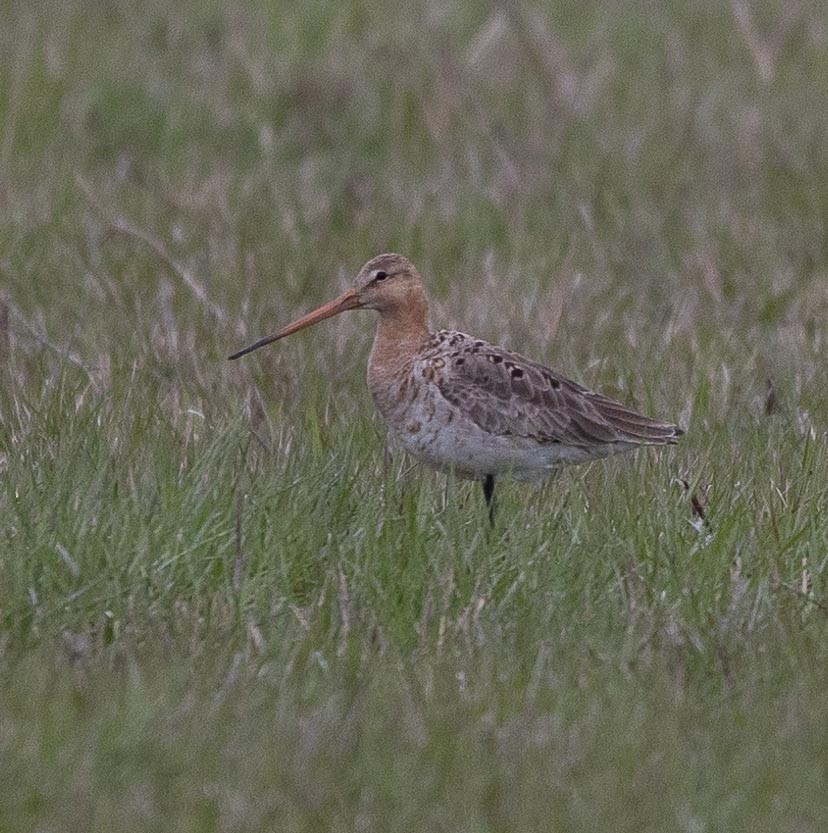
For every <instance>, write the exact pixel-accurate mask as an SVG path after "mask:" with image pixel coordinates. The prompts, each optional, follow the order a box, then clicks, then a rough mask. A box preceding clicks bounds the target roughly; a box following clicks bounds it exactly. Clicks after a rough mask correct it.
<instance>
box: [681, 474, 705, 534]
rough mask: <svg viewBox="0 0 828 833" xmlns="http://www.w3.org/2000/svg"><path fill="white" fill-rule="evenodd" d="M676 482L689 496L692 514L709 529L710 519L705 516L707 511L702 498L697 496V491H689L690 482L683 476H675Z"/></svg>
mask: <svg viewBox="0 0 828 833" xmlns="http://www.w3.org/2000/svg"><path fill="white" fill-rule="evenodd" d="M674 482H676V483H678V484H679V486H681V487H682V489H684V491H685V493H686V494H688V495H689V496H690V506H691V508H692V509H693V514H694V515H695V516H696V518H697V519H698V521H699V523H701V524H702V526H704V528H705V529H706V530H707V531H708V532H709V531H710V529H711V526H710V521H709V520H708V517H707V511H706V509H705V507H704V503H703V502H702V499H701V498H700V497H699V495H698V492H691V491H690V484H689V483H688V482H687V481H686V480H685V479H684V478H683V477H677V478H676V479H675V481H674Z"/></svg>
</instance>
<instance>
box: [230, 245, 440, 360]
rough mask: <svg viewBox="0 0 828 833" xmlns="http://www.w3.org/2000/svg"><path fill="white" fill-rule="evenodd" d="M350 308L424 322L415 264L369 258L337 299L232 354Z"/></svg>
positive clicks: (390, 257)
mask: <svg viewBox="0 0 828 833" xmlns="http://www.w3.org/2000/svg"><path fill="white" fill-rule="evenodd" d="M351 309H373V310H376V311H377V312H379V313H380V315H383V316H394V317H398V318H401V319H408V318H412V319H414V320H416V321H419V320H420V319H422V321H423V322H424V321H425V316H426V312H427V302H426V297H425V290H424V288H423V282H422V279H421V278H420V274H419V272H417V268H416V267H415V266H414V264H413V263H412V262H411V261H410V260H409V259H408V258H406V257H403V256H402V255H397V254H382V255H377V256H376V257H373V258H371V260H369V261H368V262H367V263H366V264H365V265H364V266H363V267H362V268H361V269H360V270H359V272H358V273H357V276H356V278H355V279H354V283H353V285H352V286H351V288H350V289H348V290H346V291H345V292H343V293H342V294H341V295H340V296H339V297H338V298H334V300H333V301H329V302H328V303H327V304H323V305H322V306H321V307H319V308H318V309H315V310H314V311H313V312H309V313H308V314H307V315H304V316H302V317H301V318H298V319H297V320H296V321H294V322H293V323H291V324H288V325H287V326H286V327H284V328H283V329H281V330H279V332H278V333H274V334H273V335H270V336H266V337H265V338H262V339H259V340H258V341H257V342H255V343H254V344H251V345H250V346H249V347H245V348H244V349H243V350H239V351H238V352H237V353H233V355H232V356H230V357H229V358H231V359H238V358H241V357H242V356H244V355H247V353H252V352H253V351H254V350H258V349H259V347H264V346H265V345H266V344H271V343H273V342H274V341H278V340H279V339H280V338H284V337H285V336H289V335H291V334H292V333H295V332H298V331H299V330H303V329H305V327H310V326H311V325H313V324H317V323H318V322H320V321H324V320H325V319H326V318H331V317H333V316H334V315H339V313H340V312H345V311H346V310H351Z"/></svg>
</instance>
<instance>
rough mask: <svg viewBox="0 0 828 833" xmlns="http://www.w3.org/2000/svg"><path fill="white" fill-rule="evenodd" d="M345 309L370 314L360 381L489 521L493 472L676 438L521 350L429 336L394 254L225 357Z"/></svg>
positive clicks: (422, 307) (527, 469) (547, 468)
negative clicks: (460, 482) (468, 489)
mask: <svg viewBox="0 0 828 833" xmlns="http://www.w3.org/2000/svg"><path fill="white" fill-rule="evenodd" d="M352 309H372V310H376V312H378V313H379V324H378V326H377V333H376V337H375V338H374V346H373V348H372V350H371V356H370V358H369V360H368V387H369V388H370V390H371V395H372V396H373V398H374V403H375V405H376V407H377V410H378V411H379V412H380V414H381V415H382V417H383V419H384V420H385V422H386V423H387V425H388V427H389V428H390V429H391V431H392V432H393V433H394V434H396V435H397V437H398V438H399V440H400V441H401V442H402V445H403V446H404V447H405V448H406V449H407V450H408V451H409V452H410V453H411V454H412V455H413V456H414V457H415V458H417V459H418V460H420V461H421V462H423V463H425V464H426V465H428V466H431V467H433V468H436V469H439V470H441V471H446V472H454V473H455V474H456V475H458V476H460V477H464V478H469V479H474V480H479V481H480V482H481V483H482V485H483V495H484V497H485V499H486V505H487V506H488V508H489V520H490V522H491V523H492V524H494V484H495V478H496V477H499V476H501V475H505V474H511V475H512V476H513V477H514V478H515V479H517V480H541V479H543V478H546V477H548V476H549V475H551V474H552V473H553V472H554V471H555V469H556V468H557V467H558V466H561V465H563V464H567V463H585V462H588V461H590V460H595V459H597V458H600V457H607V456H608V455H610V454H615V453H618V452H623V451H631V450H633V449H635V448H638V447H639V446H642V445H668V444H672V443H675V442H676V440H677V439H678V437H680V436H681V435H682V434H683V433H684V432H683V431H682V430H681V429H680V428H678V427H677V426H675V425H673V424H671V423H669V422H664V421H663V420H660V419H652V418H650V417H647V416H643V415H642V414H639V413H636V412H635V411H633V410H631V409H630V408H627V407H626V406H625V405H622V404H621V403H620V402H616V401H615V400H613V399H610V398H609V397H606V396H602V395H601V394H599V393H593V392H592V391H591V390H588V389H587V388H585V387H582V386H581V385H579V384H577V383H576V382H572V381H570V380H569V379H567V378H565V377H564V376H561V375H560V374H559V373H556V372H555V371H554V370H550V369H549V368H548V367H544V365H542V364H539V363H538V362H535V361H532V360H531V359H527V358H525V357H524V356H521V355H519V354H518V353H513V352H511V351H510V350H505V349H504V348H502V347H496V346H494V345H492V344H488V343H487V342H485V341H482V340H481V339H478V338H474V337H472V336H469V335H466V334H465V333H459V332H453V331H450V330H438V331H437V332H432V331H431V330H429V328H428V323H427V316H428V300H427V298H426V293H425V289H424V288H423V282H422V279H421V278H420V275H419V273H418V272H417V269H416V268H415V266H414V264H413V263H411V261H410V260H408V259H407V258H405V257H403V256H402V255H397V254H383V255H378V256H377V257H375V258H373V259H372V260H369V261H368V262H367V263H366V264H365V265H364V266H363V267H362V269H360V270H359V274H358V275H357V276H356V279H355V280H354V284H353V287H352V288H351V289H349V290H347V291H346V292H344V293H343V294H342V295H340V296H339V297H338V298H335V299H334V300H333V301H330V302H329V303H327V304H325V305H324V306H321V307H319V309H317V310H314V311H313V312H311V313H308V314H307V315H305V316H303V317H302V318H299V319H297V320H296V321H294V322H293V323H292V324H288V325H287V326H286V327H285V328H284V329H282V330H279V332H278V333H275V334H274V335H271V336H267V337H266V338H262V339H260V340H259V341H257V342H256V343H255V344H251V345H250V346H249V347H245V348H244V350H239V351H238V352H237V353H234V354H233V355H232V356H230V359H238V358H240V357H241V356H244V355H246V354H247V353H250V352H252V351H253V350H258V349H259V348H260V347H264V346H265V345H266V344H270V343H272V342H274V341H277V340H278V339H280V338H284V337H285V336H289V335H291V333H295V332H297V331H298V330H302V329H304V328H305V327H309V326H311V325H312V324H316V323H317V322H319V321H324V320H325V319H326V318H330V317H331V316H334V315H338V314H339V313H340V312H345V311H346V310H352Z"/></svg>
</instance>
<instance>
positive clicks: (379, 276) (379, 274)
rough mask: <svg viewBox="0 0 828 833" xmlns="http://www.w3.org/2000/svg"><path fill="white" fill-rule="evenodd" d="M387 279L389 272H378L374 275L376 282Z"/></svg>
mask: <svg viewBox="0 0 828 833" xmlns="http://www.w3.org/2000/svg"><path fill="white" fill-rule="evenodd" d="M387 277H388V272H382V271H380V272H377V273H376V274H375V275H374V280H375V281H384V280H385V279H386V278H387Z"/></svg>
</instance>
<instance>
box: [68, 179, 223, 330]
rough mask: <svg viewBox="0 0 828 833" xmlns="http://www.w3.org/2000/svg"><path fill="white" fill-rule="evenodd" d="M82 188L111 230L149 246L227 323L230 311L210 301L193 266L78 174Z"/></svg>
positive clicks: (79, 185)
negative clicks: (99, 195) (113, 208)
mask: <svg viewBox="0 0 828 833" xmlns="http://www.w3.org/2000/svg"><path fill="white" fill-rule="evenodd" d="M75 183H76V185H77V187H78V190H79V191H80V192H81V194H83V197H84V199H85V200H86V201H87V202H88V203H89V204H90V205H91V206H92V207H93V208H94V209H95V210H96V211H97V212H98V213H99V214H100V215H101V216H102V217H103V218H104V219H105V220H106V222H107V225H108V227H109V230H110V231H113V232H115V233H117V234H121V235H123V236H125V237H130V238H132V239H134V240H138V241H140V242H141V243H143V244H144V245H145V246H147V248H149V249H150V250H151V251H152V252H153V253H154V254H155V256H156V257H157V258H158V259H159V260H160V261H161V262H162V263H163V264H164V265H165V266H166V267H167V268H168V269H169V270H170V271H171V272H172V273H173V274H174V275H175V276H176V277H177V278H178V279H179V280H180V281H181V282H182V283H183V284H184V285H185V286H186V287H187V288H188V289H189V290H190V292H192V293H193V295H194V296H195V297H196V300H198V301H199V303H201V305H202V306H203V307H204V308H205V309H206V310H207V311H208V312H209V313H210V315H212V316H213V318H215V319H216V321H218V323H219V324H226V323H227V314H226V313H225V312H224V310H223V309H222V308H221V307H220V306H219V305H218V304H216V303H214V302H213V301H211V300H210V298H209V296H208V294H207V290H206V289H205V287H204V284H202V283H201V281H199V280H198V278H197V277H196V276H195V274H194V273H193V271H192V269H190V268H189V267H188V266H186V265H185V264H183V263H179V262H178V261H177V260H176V259H175V258H174V257H173V256H172V255H171V254H170V252H169V251H168V250H167V247H166V246H165V245H164V243H163V242H162V241H161V240H160V239H158V238H157V237H153V236H152V235H151V234H149V233H148V232H146V231H144V230H143V229H140V228H137V227H136V226H134V225H132V224H131V223H129V222H128V221H127V220H126V219H125V218H124V217H121V216H119V215H113V214H112V213H111V212H110V211H109V210H108V209H107V208H106V207H105V206H104V205H103V204H102V203H101V202H100V200H99V199H98V198H97V197H96V196H95V195H94V193H93V192H92V189H91V188H90V187H89V185H88V184H87V183H86V182H85V181H84V179H83V177H80V176H77V177H75Z"/></svg>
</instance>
